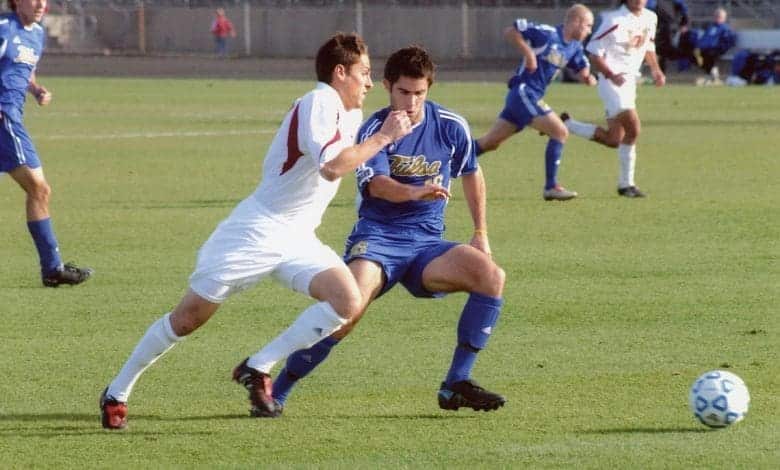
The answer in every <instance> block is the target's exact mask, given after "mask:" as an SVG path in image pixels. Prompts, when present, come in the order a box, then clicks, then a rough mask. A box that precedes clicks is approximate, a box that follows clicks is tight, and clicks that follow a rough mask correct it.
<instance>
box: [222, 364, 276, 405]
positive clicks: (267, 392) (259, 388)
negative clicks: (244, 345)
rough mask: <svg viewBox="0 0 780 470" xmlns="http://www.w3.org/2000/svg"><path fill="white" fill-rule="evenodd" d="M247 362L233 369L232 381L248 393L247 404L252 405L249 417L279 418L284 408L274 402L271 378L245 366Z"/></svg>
mask: <svg viewBox="0 0 780 470" xmlns="http://www.w3.org/2000/svg"><path fill="white" fill-rule="evenodd" d="M248 360H249V358H246V359H244V360H243V361H242V362H241V364H239V365H237V366H236V368H235V369H233V380H235V381H236V382H238V383H239V384H241V385H243V386H244V388H246V389H247V391H248V392H249V403H251V404H252V408H250V410H249V415H250V416H254V417H255V418H278V417H280V416H281V415H282V411H283V409H284V407H283V406H282V405H281V404H280V403H279V402H278V401H276V400H274V397H273V395H272V394H273V381H272V380H271V376H270V375H268V374H266V373H264V372H260V371H259V370H256V369H252V368H251V367H249V366H248V365H246V363H247V361H248Z"/></svg>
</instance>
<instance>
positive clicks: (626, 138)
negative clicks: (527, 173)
mask: <svg viewBox="0 0 780 470" xmlns="http://www.w3.org/2000/svg"><path fill="white" fill-rule="evenodd" d="M646 1H647V0H626V2H625V4H624V5H622V6H621V7H620V8H618V9H617V10H612V11H608V12H605V13H604V14H603V15H602V20H603V21H602V22H601V26H600V27H599V28H598V30H597V31H596V32H595V33H593V39H592V40H591V41H590V42H589V43H588V46H587V50H588V52H589V53H590V61H591V64H593V66H594V67H595V68H596V70H598V71H599V83H598V90H599V96H600V97H601V100H602V101H603V102H604V106H605V107H606V111H607V124H608V128H607V129H603V128H601V127H597V126H596V125H594V124H588V123H583V122H579V121H575V120H574V119H571V117H569V116H568V115H565V116H564V115H563V114H562V117H563V118H565V119H564V121H565V123H566V127H568V129H569V131H570V132H572V133H574V134H576V135H579V136H581V137H585V138H587V139H592V140H595V141H596V142H598V143H600V144H603V145H606V146H608V147H613V148H617V149H618V156H619V158H620V177H619V180H618V194H619V195H621V196H625V197H644V196H645V194H644V193H643V192H642V191H640V190H639V188H637V187H636V184H635V182H634V168H635V165H636V143H637V139H638V138H639V129H640V122H639V114H638V113H637V110H636V80H637V78H638V77H639V76H640V74H639V68H640V67H641V66H642V62H643V61H645V62H646V63H647V65H648V66H649V67H650V72H651V74H652V76H653V82H655V85H656V86H663V85H664V84H665V83H666V76H665V75H664V73H663V71H661V68H660V67H659V65H658V60H657V58H656V55H655V43H654V40H655V29H656V22H657V18H656V15H655V13H653V12H652V11H650V10H647V9H645V3H646Z"/></svg>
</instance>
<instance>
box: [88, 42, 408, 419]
mask: <svg viewBox="0 0 780 470" xmlns="http://www.w3.org/2000/svg"><path fill="white" fill-rule="evenodd" d="M316 67H317V79H318V81H319V83H318V84H317V87H316V88H315V89H314V90H312V91H311V92H309V93H308V94H306V95H304V96H303V97H302V98H300V99H299V100H297V101H296V102H295V103H294V104H293V107H292V109H291V110H290V111H289V112H288V113H287V115H286V116H285V118H284V121H283V122H282V126H281V127H280V128H279V131H278V132H277V133H276V136H275V137H274V140H273V142H272V143H271V147H270V149H269V151H268V153H267V155H266V158H265V163H264V166H263V179H262V181H261V183H260V185H259V186H258V188H257V190H256V191H255V192H254V193H253V194H252V195H250V196H249V197H248V198H246V199H245V200H243V201H242V202H241V203H240V204H239V205H238V206H237V207H236V208H235V209H234V210H233V212H232V213H231V214H230V216H229V217H228V218H227V219H226V220H224V221H223V222H222V223H220V224H219V226H218V227H217V229H216V230H215V231H214V233H213V234H212V235H211V237H210V238H209V239H208V240H207V241H206V243H205V244H204V245H203V247H202V248H201V249H200V251H199V253H198V261H197V266H196V267H195V271H194V273H193V274H192V276H191V277H190V289H189V291H188V292H187V293H186V294H185V295H184V298H182V300H181V301H180V302H179V304H178V305H177V306H176V308H175V309H173V311H172V312H170V313H167V314H165V315H164V316H163V317H162V318H160V319H159V320H157V321H156V322H155V323H154V324H152V325H151V326H150V327H149V329H148V330H147V332H146V334H145V335H144V337H143V338H141V341H140V342H139V343H138V345H137V346H136V348H135V350H133V352H132V354H131V355H130V358H129V359H128V360H127V362H126V363H125V365H124V366H123V367H122V370H121V371H120V372H119V374H118V375H117V376H116V377H115V378H114V380H113V381H112V382H111V384H110V385H109V386H108V387H107V388H106V390H105V391H104V392H103V394H102V396H101V400H100V408H101V414H102V423H103V427H106V428H109V429H121V428H123V427H125V426H126V425H127V400H128V398H129V396H130V393H131V391H132V389H133V386H134V385H135V382H136V381H137V380H138V378H139V377H140V375H141V373H143V371H144V370H146V368H147V367H149V366H150V365H151V364H152V363H154V362H155V360H157V358H158V357H160V356H161V355H162V354H164V353H165V352H167V351H168V350H169V349H170V348H171V347H172V346H173V345H175V344H176V343H177V342H179V341H180V340H181V339H182V338H183V337H184V336H186V335H188V334H190V333H192V332H193V331H195V330H196V329H197V328H198V327H200V326H201V325H203V324H204V323H206V321H208V319H209V318H211V316H212V315H213V314H214V313H215V312H216V311H217V308H218V307H219V305H220V304H221V303H222V302H224V301H225V300H226V299H227V298H228V297H229V296H230V295H232V294H234V293H237V292H239V291H241V290H244V289H246V288H248V287H250V286H252V285H254V284H256V283H257V282H259V281H260V280H261V279H263V278H264V277H267V276H273V277H274V278H276V279H277V280H279V281H280V282H281V283H283V284H285V285H286V286H288V287H289V288H291V289H293V290H296V291H298V292H302V293H304V294H307V295H309V296H311V297H313V298H315V299H317V300H319V302H318V303H315V304H314V305H312V306H310V307H309V308H307V309H306V310H304V312H303V313H301V315H300V316H299V317H298V318H297V319H296V320H295V322H294V323H293V324H292V325H291V326H290V328H288V329H287V330H286V331H285V332H284V333H282V335H281V336H280V341H277V342H275V343H274V344H273V345H272V346H273V347H271V348H270V349H269V348H266V349H267V351H266V357H265V359H264V360H269V355H270V358H275V359H276V360H279V359H284V358H285V357H287V355H289V354H290V353H292V352H294V351H295V350H297V349H300V348H306V347H309V346H311V345H313V344H315V343H316V342H318V341H319V340H321V339H322V338H325V337H327V336H329V335H330V334H331V333H333V332H334V331H336V330H338V329H339V328H340V327H341V326H342V325H343V324H345V323H346V322H347V321H348V320H349V319H350V318H352V317H353V316H355V315H357V314H358V313H359V312H360V306H361V297H360V291H359V290H358V287H357V284H356V283H355V280H354V278H353V277H352V275H351V274H350V272H349V270H348V269H347V267H346V266H345V265H344V263H343V261H342V260H341V258H340V257H339V256H338V255H337V254H336V253H335V252H334V251H333V250H332V249H330V248H329V247H327V246H325V245H323V244H322V243H321V242H320V241H319V240H318V239H317V237H316V235H315V233H314V229H315V228H316V227H317V226H318V225H319V224H320V220H321V218H322V214H323V212H324V211H325V208H326V207H327V205H328V204H329V203H330V201H331V199H332V198H333V196H334V195H335V193H336V190H337V189H338V184H339V181H340V178H341V176H342V175H344V174H346V173H347V172H349V171H352V170H354V169H355V168H356V167H357V166H358V165H360V164H361V163H363V162H364V161H365V160H367V159H368V158H370V157H371V156H373V155H374V154H375V153H376V152H377V151H378V150H379V149H381V148H383V147H384V146H386V145H388V144H390V143H391V142H393V141H395V140H396V139H398V138H400V137H402V136H404V135H406V134H407V133H409V131H410V129H411V124H410V122H409V118H408V117H407V116H406V114H405V113H403V112H397V113H393V114H392V115H391V116H390V117H389V119H388V120H387V122H386V123H385V126H383V127H382V129H381V130H380V132H379V133H378V134H376V135H375V136H374V137H373V138H371V139H369V140H366V141H365V142H363V143H361V144H360V145H354V142H355V137H356V134H357V130H358V126H359V125H360V121H361V120H362V114H361V112H360V109H361V107H362V106H363V100H364V98H365V95H366V93H368V90H369V89H370V88H371V87H372V85H373V84H372V82H371V67H370V63H369V58H368V52H367V49H366V46H365V44H364V43H363V40H362V39H361V38H360V37H359V36H357V35H344V34H337V35H335V36H333V37H332V38H331V39H329V40H328V41H327V42H326V43H325V44H324V45H323V46H322V47H321V48H320V50H319V52H318V54H317V59H316ZM262 370H263V369H262V362H258V361H257V360H256V359H255V357H252V358H251V359H250V360H249V362H248V364H247V361H244V362H243V363H242V364H241V365H240V366H238V367H237V368H236V370H235V371H234V378H235V379H236V380H238V381H239V382H241V383H242V384H243V385H244V386H245V387H246V388H247V389H248V390H249V398H250V402H251V403H252V414H253V415H260V414H262V413H263V412H266V411H269V410H267V409H266V408H267V405H268V404H269V403H270V405H271V406H273V401H272V400H270V399H269V397H270V395H271V393H270V390H271V378H270V376H268V374H267V373H262V372H261V371H262ZM265 372H267V371H265ZM270 411H273V409H272V408H271V410H270Z"/></svg>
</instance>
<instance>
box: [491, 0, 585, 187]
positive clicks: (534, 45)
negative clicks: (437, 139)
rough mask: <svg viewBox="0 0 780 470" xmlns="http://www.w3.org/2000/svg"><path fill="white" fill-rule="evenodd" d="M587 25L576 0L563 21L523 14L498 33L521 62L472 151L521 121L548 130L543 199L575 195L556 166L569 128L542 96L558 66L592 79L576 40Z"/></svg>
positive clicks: (499, 140) (514, 128)
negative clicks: (561, 182)
mask: <svg viewBox="0 0 780 470" xmlns="http://www.w3.org/2000/svg"><path fill="white" fill-rule="evenodd" d="M591 28H593V13H591V11H590V10H589V9H588V8H587V7H585V6H583V5H579V4H577V5H574V6H572V7H571V8H569V9H568V10H567V11H566V18H565V19H564V23H563V25H561V26H558V27H555V28H553V27H552V26H547V25H536V24H533V23H529V22H528V21H526V20H525V19H518V20H516V21H515V22H514V25H513V26H510V27H508V28H506V30H505V31H504V34H505V36H506V38H507V40H508V41H509V42H510V43H512V44H513V45H514V46H515V47H517V49H518V50H519V51H520V53H521V54H522V56H523V62H521V64H520V66H519V67H518V68H517V72H516V73H515V75H514V76H513V77H512V78H511V79H510V80H509V92H508V93H507V95H506V100H505V105H504V109H503V111H501V114H499V116H498V119H496V122H495V123H494V124H493V127H491V128H490V130H489V131H488V133H487V134H485V135H484V136H482V137H480V138H479V139H478V140H477V141H476V147H477V149H476V152H477V155H480V154H481V153H483V152H488V151H491V150H495V149H497V148H498V146H499V145H501V143H502V142H503V141H505V140H506V139H508V138H509V137H511V136H512V135H514V134H515V133H517V132H520V131H521V130H523V128H524V127H525V126H531V127H533V128H534V129H536V130H538V131H539V132H541V133H543V134H546V135H548V136H549V138H550V140H549V141H548V142H547V148H546V149H545V152H544V168H545V184H544V191H543V192H542V197H544V199H545V200H547V201H550V200H559V201H566V200H569V199H571V198H574V197H576V196H577V193H576V192H574V191H569V190H567V189H566V188H564V187H563V186H561V185H559V184H558V181H557V174H558V166H559V165H560V162H561V157H562V155H563V145H564V144H565V143H566V139H567V137H568V136H569V132H568V131H567V130H566V126H565V125H564V124H563V122H562V121H561V119H560V118H559V117H558V115H557V114H555V112H554V111H553V110H552V108H550V107H549V106H548V105H547V103H545V102H544V101H543V100H542V98H543V97H544V93H545V90H546V89H547V86H548V85H549V84H550V82H551V81H552V80H553V79H554V78H555V76H556V74H557V73H558V71H559V70H561V69H562V68H564V67H568V68H570V69H572V70H573V71H574V72H576V73H577V74H578V76H579V78H580V80H581V81H582V82H583V83H585V84H587V85H595V84H596V79H595V78H594V77H592V76H591V75H590V64H589V62H588V59H587V58H586V57H585V54H584V52H583V48H582V43H581V42H580V41H582V40H584V39H585V38H586V37H587V36H588V35H589V34H590V31H591Z"/></svg>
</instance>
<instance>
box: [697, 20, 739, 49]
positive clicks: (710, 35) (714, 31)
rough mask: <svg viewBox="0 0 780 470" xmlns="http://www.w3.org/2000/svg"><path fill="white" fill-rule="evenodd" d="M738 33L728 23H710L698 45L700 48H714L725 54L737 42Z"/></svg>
mask: <svg viewBox="0 0 780 470" xmlns="http://www.w3.org/2000/svg"><path fill="white" fill-rule="evenodd" d="M736 39H737V37H736V35H735V34H734V31H732V30H731V27H730V26H729V25H728V24H726V23H711V24H709V25H708V26H707V27H706V28H705V29H704V31H703V32H702V34H701V36H699V39H698V41H696V46H697V47H698V48H699V49H707V50H714V51H716V52H717V53H718V54H725V53H726V51H728V50H729V49H731V48H732V47H734V44H736V42H737V41H736Z"/></svg>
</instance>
